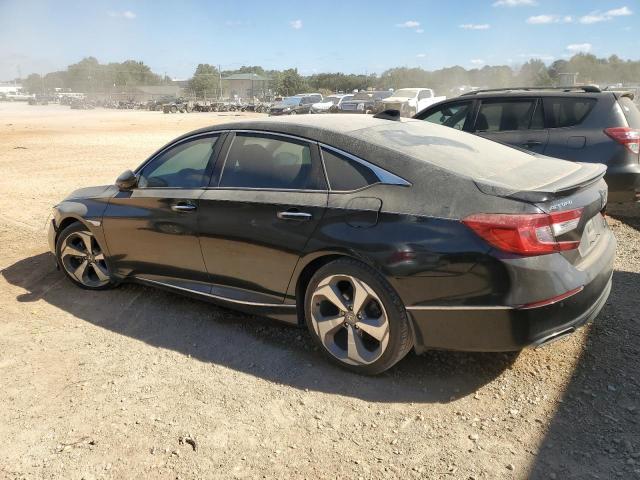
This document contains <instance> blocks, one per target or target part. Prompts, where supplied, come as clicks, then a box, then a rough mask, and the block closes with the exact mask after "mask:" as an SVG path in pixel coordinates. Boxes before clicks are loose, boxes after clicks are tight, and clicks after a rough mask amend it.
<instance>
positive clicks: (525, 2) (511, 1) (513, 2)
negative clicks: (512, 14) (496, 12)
mask: <svg viewBox="0 0 640 480" xmlns="http://www.w3.org/2000/svg"><path fill="white" fill-rule="evenodd" d="M535 5H538V2H536V0H497V1H496V2H493V6H494V7H533V6H535Z"/></svg>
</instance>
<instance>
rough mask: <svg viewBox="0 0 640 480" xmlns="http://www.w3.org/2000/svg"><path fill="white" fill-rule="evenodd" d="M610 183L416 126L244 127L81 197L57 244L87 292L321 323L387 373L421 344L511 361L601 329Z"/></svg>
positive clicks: (324, 337)
mask: <svg viewBox="0 0 640 480" xmlns="http://www.w3.org/2000/svg"><path fill="white" fill-rule="evenodd" d="M604 172H605V168H604V167H603V166H602V165H598V164H580V163H572V162H566V161H562V160H560V161H559V160H556V159H548V158H546V157H542V156H536V155H532V154H528V153H525V152H523V151H519V150H515V149H512V148H509V147H506V146H503V145H501V144H497V143H495V142H491V141H489V140H485V139H483V138H479V137H476V136H474V135H471V134H467V133H463V132H458V131H456V130H453V129H450V128H446V127H441V126H438V125H433V124H429V123H427V122H423V121H419V120H404V119H402V120H397V121H394V120H389V119H381V118H372V117H370V116H365V115H362V116H357V117H352V116H344V115H322V116H311V117H295V118H291V117H289V118H286V119H271V120H264V121H263V120H261V121H241V122H238V123H229V124H224V125H216V126H214V127H210V128H204V129H201V130H197V131H195V132H191V133H188V134H186V135H183V136H182V137H180V138H178V139H176V140H175V141H173V142H171V143H169V144H168V145H165V146H164V147H162V148H161V149H160V150H158V151H157V152H156V153H154V154H153V155H152V156H151V157H150V158H149V159H147V160H146V161H145V162H144V163H142V165H141V166H140V167H138V168H137V169H136V170H135V171H134V172H131V171H127V172H125V173H123V174H122V175H121V176H120V177H119V178H118V180H117V181H116V184H115V185H108V186H102V187H91V188H85V189H81V190H78V191H76V192H74V193H72V194H71V195H70V196H69V197H68V198H67V199H65V200H64V201H62V202H61V203H60V204H58V205H57V206H56V207H55V208H54V215H53V220H52V223H51V228H50V234H49V241H50V245H51V249H52V251H53V252H55V255H56V258H57V261H58V264H59V266H60V267H61V269H62V270H63V271H64V273H65V274H66V276H67V277H68V278H69V279H70V280H71V281H72V282H73V283H75V284H77V285H78V286H80V287H83V288H86V289H104V288H108V287H112V286H115V285H117V284H118V283H120V282H123V281H136V282H141V283H144V284H148V285H152V286H157V287H162V288H166V289H169V290H173V291H177V292H184V293H187V294H191V295H194V296H197V297H200V298H203V299H209V300H211V301H213V302H215V303H217V304H219V305H223V306H226V307H231V308H237V309H240V310H243V311H248V312H251V313H256V314H260V315H264V316H267V317H272V318H276V319H279V320H283V321H286V322H290V323H292V324H304V323H306V325H307V326H308V328H309V331H310V333H311V335H312V337H313V338H314V339H315V341H317V342H318V344H319V345H320V346H321V350H322V351H323V352H324V353H326V355H327V356H328V357H329V358H330V359H332V360H334V361H336V362H338V363H339V364H341V365H343V366H345V367H347V368H350V369H352V370H355V371H358V372H362V373H370V374H374V373H379V372H382V371H384V370H386V369H388V368H389V367H391V366H392V365H394V364H395V363H396V362H398V361H399V360H400V359H401V358H402V357H403V356H404V355H405V354H406V353H407V352H408V351H409V350H411V349H412V348H413V349H415V350H416V351H418V352H421V351H423V350H425V349H455V350H477V351H478V350H479V351H513V350H519V349H522V348H524V347H525V346H529V345H535V346H537V345H541V344H543V343H546V342H549V341H552V340H555V339H557V338H560V337H562V336H564V335H566V334H568V333H571V332H573V331H574V330H575V329H576V328H577V327H578V326H580V325H582V324H584V323H585V322H587V321H590V320H592V319H593V318H594V317H595V316H596V315H597V314H598V312H599V311H600V309H601V308H602V306H603V305H604V303H605V301H606V299H607V297H608V295H609V291H610V288H611V275H612V264H613V258H614V255H615V245H616V242H615V239H614V236H613V235H612V233H611V231H610V230H609V229H608V227H607V222H606V220H605V218H604V216H603V212H604V208H605V205H606V200H607V186H606V184H605V182H604V181H603V179H602V176H603V174H604Z"/></svg>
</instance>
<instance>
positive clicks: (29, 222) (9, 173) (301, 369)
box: [0, 103, 640, 479]
mask: <svg viewBox="0 0 640 480" xmlns="http://www.w3.org/2000/svg"><path fill="white" fill-rule="evenodd" d="M248 115H249V114H247V116H248ZM234 116H237V115H234V114H196V113H193V114H189V115H180V114H176V115H163V114H161V113H158V112H139V111H105V110H93V111H75V110H70V109H68V108H65V107H60V106H55V105H51V106H27V105H16V104H7V103H0V173H1V174H2V175H0V192H2V195H0V245H1V248H0V268H1V275H0V375H1V378H2V386H3V388H2V389H0V404H2V405H3V408H2V409H0V438H1V439H2V447H1V448H0V478H2V479H4V478H8V479H18V478H27V479H31V478H33V479H39V478H65V479H81V478H84V479H92V478H93V479H98V478H114V479H120V478H167V479H169V478H171V479H175V478H182V479H187V478H189V479H190V478H256V477H261V478H309V479H321V478H363V479H369V478H394V477H402V478H428V479H471V478H474V479H489V478H491V479H493V478H500V479H512V478H513V479H515V478H518V479H522V478H533V479H553V478H557V479H588V478H600V479H609V478H623V479H629V478H640V426H639V422H640V404H639V398H640V389H639V383H640V380H639V375H638V372H639V371H640V361H639V356H638V353H639V344H640V326H639V323H638V305H639V300H640V293H639V288H638V287H639V286H640V217H639V215H638V207H637V206H634V207H632V208H629V209H626V210H619V211H616V212H615V215H613V216H612V217H610V224H611V227H612V229H613V230H614V232H615V233H616V236H617V238H618V242H619V247H618V258H617V261H616V272H615V274H614V286H613V291H612V293H611V296H610V299H609V302H608V303H607V305H606V307H605V308H604V309H603V311H602V313H601V314H600V316H599V317H598V319H597V320H596V322H595V323H594V324H593V325H589V326H587V327H585V328H582V329H581V330H580V331H579V332H577V333H576V334H574V335H573V336H571V337H569V338H567V339H565V340H561V341H558V342H556V343H553V344H551V345H549V346H547V347H545V348H542V349H539V350H525V351H523V352H521V353H520V354H465V353H449V352H430V353H427V354H425V355H422V356H416V355H414V354H410V355H409V356H408V357H407V358H406V359H405V360H404V361H402V362H400V363H399V364H398V365H397V366H396V367H394V368H393V369H392V370H390V371H389V372H387V373H385V374H384V375H381V376H379V377H375V378H369V377H361V376H357V375H353V374H351V373H348V372H345V371H343V370H340V369H338V368H335V367H333V366H331V365H329V364H327V363H326V362H325V360H324V359H323V358H322V357H321V355H320V353H319V352H317V351H315V350H314V347H313V344H312V343H311V341H310V338H309V336H308V335H307V333H306V332H305V331H303V330H299V329H295V328H290V327H286V326H282V325H279V324H276V323H274V322H271V321H268V320H265V319H263V318H256V317H249V316H246V315H243V314H239V313H236V312H233V311H230V310H225V309H222V308H218V307H216V306H213V305H211V304H208V303H203V302H199V301H195V300H191V299H189V298H185V297H181V296H177V295H173V294H170V293H166V292H163V291H158V290H153V289H150V288H145V287H141V286H137V285H124V286H122V287H121V288H118V289H115V290H112V291H107V292H86V291H82V290H80V289H77V288H74V287H73V286H72V285H71V284H70V283H69V282H68V281H67V280H66V279H64V278H63V275H62V273H61V272H58V271H57V270H56V269H55V267H54V263H53V259H52V257H51V256H50V255H49V254H48V253H47V247H46V233H45V224H46V222H47V218H48V215H49V212H50V207H51V206H52V205H53V204H55V203H56V201H58V200H60V199H61V198H63V197H64V196H65V195H66V194H67V193H68V192H70V191H71V190H73V189H75V188H78V187H80V186H87V185H94V184H104V183H111V182H112V181H113V179H114V178H115V177H116V176H117V175H118V174H119V173H120V172H121V171H122V170H124V169H126V168H131V167H135V166H136V165H137V164H139V163H140V162H141V161H142V160H143V159H144V158H145V156H146V155H148V154H150V153H151V152H153V151H154V150H155V149H156V148H157V147H158V146H160V145H161V144H163V143H164V142H166V141H168V140H170V139H171V138H173V137H175V136H177V135H179V134H181V133H183V132H185V131H188V130H191V129H193V128H197V127H199V126H204V125H207V124H211V123H216V122H221V121H225V120H227V119H229V118H232V117H234Z"/></svg>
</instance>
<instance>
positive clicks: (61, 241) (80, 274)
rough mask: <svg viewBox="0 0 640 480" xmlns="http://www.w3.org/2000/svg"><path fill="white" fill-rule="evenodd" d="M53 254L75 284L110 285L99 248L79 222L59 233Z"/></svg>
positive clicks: (107, 268) (94, 286) (98, 288)
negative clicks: (54, 253)
mask: <svg viewBox="0 0 640 480" xmlns="http://www.w3.org/2000/svg"><path fill="white" fill-rule="evenodd" d="M56 257H57V258H58V263H59V264H60V266H61V267H62V269H63V270H64V273H65V274H66V275H67V277H68V278H69V279H70V280H71V281H72V282H73V283H75V284H76V285H78V286H79V287H81V288H86V289H88V290H103V289H105V288H109V287H112V286H113V281H112V278H111V273H110V272H109V267H108V266H107V262H106V258H105V254H104V251H103V250H102V247H101V246H100V244H99V243H98V241H97V240H96V238H95V237H94V235H93V234H92V233H91V232H90V231H89V229H87V227H85V226H84V225H82V224H81V223H74V224H72V225H69V226H68V227H67V228H65V229H64V230H63V231H62V232H60V236H59V237H58V241H57V242H56Z"/></svg>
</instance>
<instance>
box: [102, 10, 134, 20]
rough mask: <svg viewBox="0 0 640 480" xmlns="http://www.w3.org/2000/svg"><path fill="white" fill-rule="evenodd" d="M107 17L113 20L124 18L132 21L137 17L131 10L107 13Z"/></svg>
mask: <svg viewBox="0 0 640 480" xmlns="http://www.w3.org/2000/svg"><path fill="white" fill-rule="evenodd" d="M107 15H109V16H110V17H113V18H126V19H127V20H133V19H135V18H136V17H137V15H136V14H135V13H134V12H132V11H131V10H125V11H124V12H114V11H109V12H107Z"/></svg>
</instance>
